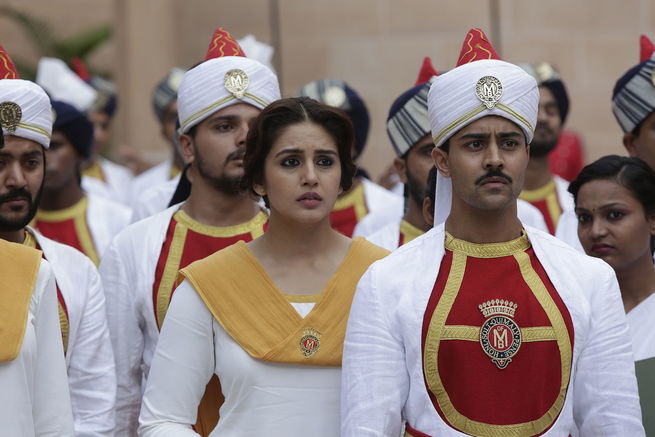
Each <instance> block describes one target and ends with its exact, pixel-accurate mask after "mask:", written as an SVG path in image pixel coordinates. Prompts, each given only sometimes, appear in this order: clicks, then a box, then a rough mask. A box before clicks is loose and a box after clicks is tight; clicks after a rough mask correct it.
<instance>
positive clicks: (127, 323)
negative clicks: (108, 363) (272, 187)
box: [100, 28, 280, 436]
mask: <svg viewBox="0 0 655 437" xmlns="http://www.w3.org/2000/svg"><path fill="white" fill-rule="evenodd" d="M226 44H227V45H226ZM235 72H241V73H243V74H244V75H247V81H246V82H245V83H246V84H247V87H245V88H244V89H241V88H239V87H235V86H233V83H234V84H236V85H239V84H240V83H241V84H243V82H240V80H241V79H242V77H241V76H235V75H236V74H239V75H240V74H241V73H235ZM226 78H227V79H228V80H227V82H226ZM232 79H233V80H232ZM279 98H280V89H279V84H278V81H277V77H276V76H275V74H274V73H273V72H271V71H270V70H269V69H268V68H267V67H265V66H264V65H262V64H260V63H259V62H257V61H254V60H252V59H248V58H246V57H244V55H243V53H242V51H241V48H240V47H239V46H238V44H237V43H236V41H234V40H233V39H232V37H231V36H230V35H229V33H228V32H227V31H226V30H224V29H222V28H220V29H218V30H217V31H216V32H215V34H214V36H213V38H212V41H211V43H210V47H209V50H208V53H207V57H206V61H205V62H203V63H201V64H199V65H198V66H197V67H195V68H193V69H192V70H189V71H187V72H186V73H185V75H184V78H183V80H182V83H181V84H180V89H179V94H178V108H179V118H180V124H181V131H180V132H181V145H182V147H183V152H184V153H185V158H186V159H187V160H188V161H189V162H190V167H189V170H188V171H189V172H191V174H192V177H193V180H194V184H193V186H192V187H191V194H190V196H189V198H188V199H187V200H186V201H185V202H184V203H182V204H181V205H175V206H173V207H170V208H168V209H166V210H164V211H162V212H160V213H158V214H155V215H153V216H151V217H148V218H146V219H144V220H141V221H139V222H137V223H134V224H133V225H131V226H129V227H128V228H127V229H125V230H124V231H123V232H121V233H120V234H119V235H118V236H117V237H116V239H115V240H114V241H113V242H112V244H111V246H110V247H109V249H108V251H107V254H106V255H105V258H103V261H102V263H101V265H100V273H101V276H102V281H103V285H104V289H105V294H106V297H107V314H108V319H109V327H110V331H111V337H112V343H113V345H114V351H115V355H116V365H117V378H118V389H117V413H116V414H117V424H118V428H117V432H118V433H119V434H120V435H121V436H134V435H136V430H137V426H138V423H137V420H138V416H139V408H140V404H141V396H142V387H143V386H144V385H143V383H144V382H145V380H146V379H147V378H148V372H149V370H150V363H151V360H152V356H153V353H154V351H155V346H156V345H157V341H158V339H159V330H160V329H161V326H162V324H163V323H164V318H165V316H166V312H167V310H168V305H169V303H170V300H171V298H172V296H173V290H174V288H175V286H176V283H175V280H176V277H177V272H178V270H179V269H181V268H184V267H186V266H187V265H188V264H190V263H192V262H193V261H196V260H199V259H202V258H205V257H207V256H209V255H211V254H212V253H214V252H216V251H217V250H220V249H222V248H224V247H227V246H230V245H232V244H234V243H235V242H237V241H250V240H252V239H253V238H256V237H258V236H259V235H261V234H263V232H264V230H265V227H266V223H267V222H268V215H267V214H266V213H265V212H264V211H262V210H261V208H260V207H259V206H258V204H257V202H256V201H255V200H254V199H253V198H252V197H251V196H250V195H249V194H248V193H246V192H244V191H243V190H241V189H240V188H238V187H236V188H235V187H233V185H232V184H229V186H225V183H224V182H223V185H220V186H218V185H219V184H217V183H216V181H217V179H219V177H221V178H223V180H225V179H226V178H229V179H230V180H231V181H233V182H236V183H237V185H238V184H239V183H240V179H241V177H242V175H243V166H242V163H241V161H240V158H242V157H243V153H244V147H245V138H246V135H247V132H248V124H249V122H250V121H251V120H253V119H254V118H255V117H256V116H257V115H258V114H259V112H260V111H261V109H263V108H264V107H265V106H266V105H268V103H269V102H273V101H275V100H277V99H279ZM215 126H218V127H220V129H221V132H222V135H221V136H220V138H215V137H214V138H211V139H208V138H207V136H208V135H207V134H208V132H209V131H210V130H211V129H212V128H214V127H215ZM211 131H212V132H213V130H211ZM192 146H193V147H192ZM194 148H196V149H195V151H194ZM194 152H197V153H194ZM209 165H211V166H210V167H207V166H209ZM168 199H170V197H169V198H168ZM168 201H169V200H167V202H168ZM207 205H211V208H210V209H209V211H207V210H205V209H204V208H206V207H207ZM194 408H195V406H194ZM209 411H211V409H209ZM213 414H214V416H215V415H216V411H213ZM216 420H217V417H213V424H212V423H211V422H212V419H208V418H207V416H206V415H204V414H203V413H202V412H201V413H200V414H199V423H198V424H197V428H196V430H198V432H202V429H205V428H206V429H208V430H211V429H213V427H214V426H215V424H216Z"/></svg>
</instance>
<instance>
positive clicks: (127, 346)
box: [100, 206, 178, 437]
mask: <svg viewBox="0 0 655 437" xmlns="http://www.w3.org/2000/svg"><path fill="white" fill-rule="evenodd" d="M177 209H178V206H174V207H171V208H168V209H167V210H165V211H163V212H161V213H159V214H157V215H155V216H152V217H149V218H148V219H147V220H142V221H140V222H139V223H135V224H133V225H131V226H129V227H128V228H127V229H125V231H124V232H122V233H121V234H119V235H118V236H117V237H116V239H115V240H114V242H113V243H112V245H111V246H110V247H109V249H108V250H107V253H106V254H105V257H104V258H103V259H102V262H101V263H100V276H101V278H102V283H103V287H104V290H105V295H106V297H107V320H108V322H109V330H110V333H111V341H112V345H113V348H114V355H115V357H116V380H117V389H116V435H117V436H118V435H120V436H126V437H127V436H134V435H136V427H137V419H138V416H139V407H140V405H141V395H142V388H141V384H142V378H144V377H145V378H147V376H148V372H149V371H150V362H151V361H152V356H153V354H154V352H155V347H156V346H157V340H158V338H159V327H158V326H157V323H156V321H155V317H154V312H155V310H154V305H153V302H152V284H153V281H154V278H155V269H156V267H157V262H158V260H159V254H160V252H161V249H162V245H163V243H164V239H165V237H166V230H167V228H168V225H169V223H170V220H171V217H172V216H173V213H174V212H175V211H176V210H177Z"/></svg>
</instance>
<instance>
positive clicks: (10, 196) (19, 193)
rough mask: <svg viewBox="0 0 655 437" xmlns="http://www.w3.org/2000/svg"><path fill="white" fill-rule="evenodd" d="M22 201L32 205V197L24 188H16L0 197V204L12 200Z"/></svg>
mask: <svg viewBox="0 0 655 437" xmlns="http://www.w3.org/2000/svg"><path fill="white" fill-rule="evenodd" d="M22 199H25V200H27V201H28V202H29V203H30V204H31V203H32V196H31V195H30V192H29V191H27V190H26V189H25V188H16V189H14V190H11V191H9V192H8V193H6V194H2V195H0V203H5V202H11V201H14V200H22Z"/></svg>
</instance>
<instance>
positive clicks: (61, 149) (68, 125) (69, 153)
mask: <svg viewBox="0 0 655 437" xmlns="http://www.w3.org/2000/svg"><path fill="white" fill-rule="evenodd" d="M52 107H53V110H54V111H55V114H56V118H55V121H54V126H53V132H52V139H51V142H50V148H49V149H48V151H47V152H46V158H47V159H46V177H45V182H44V184H43V197H42V199H41V201H40V202H39V209H38V211H37V213H36V217H35V221H34V227H35V228H36V229H37V230H38V231H39V232H41V233H42V234H43V235H45V236H46V237H48V238H51V239H53V240H55V241H58V242H60V243H64V244H67V245H69V246H71V247H74V248H76V249H77V250H79V251H80V252H82V253H83V254H85V255H86V256H88V257H89V258H90V259H91V261H93V262H94V264H96V266H97V265H98V264H99V263H100V259H101V258H102V255H103V253H104V252H105V250H106V249H107V246H109V243H110V242H111V240H112V238H114V236H115V235H116V234H118V232H120V231H121V230H123V228H125V226H127V224H128V223H129V220H130V215H131V213H130V210H129V208H127V207H125V206H123V205H121V204H119V203H117V202H114V201H112V200H109V199H106V198H104V197H102V196H101V195H98V194H93V193H86V192H85V191H84V190H83V188H82V185H81V182H80V181H81V176H80V169H81V166H82V164H83V162H84V160H85V159H86V158H87V157H88V156H89V154H90V153H91V147H92V144H93V135H94V134H93V125H92V124H91V122H90V121H89V120H88V119H87V117H86V115H84V114H83V113H82V112H80V111H78V110H77V109H75V107H73V106H72V105H69V104H68V103H64V102H60V101H57V100H55V101H53V103H52Z"/></svg>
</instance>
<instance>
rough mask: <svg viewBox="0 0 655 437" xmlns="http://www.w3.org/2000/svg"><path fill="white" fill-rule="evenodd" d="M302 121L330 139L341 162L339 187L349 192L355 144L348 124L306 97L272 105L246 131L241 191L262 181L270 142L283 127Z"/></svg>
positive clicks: (333, 110)
mask: <svg viewBox="0 0 655 437" xmlns="http://www.w3.org/2000/svg"><path fill="white" fill-rule="evenodd" d="M304 122H311V123H315V124H317V125H319V126H321V127H322V128H323V129H325V131H326V132H327V133H328V134H329V135H330V136H331V137H332V139H333V140H334V142H335V143H336V145H337V151H338V153H339V161H340V162H341V188H342V189H343V190H344V191H348V190H349V189H350V187H351V186H352V184H353V176H354V174H355V170H356V167H355V164H354V163H353V160H352V155H351V153H352V148H353V144H354V141H355V134H354V131H353V125H352V122H351V121H350V119H349V118H348V116H347V115H346V114H345V113H344V112H343V111H341V110H340V109H337V108H334V107H332V106H327V105H324V104H322V103H319V102H317V101H316V100H313V99H310V98H309V97H292V98H288V99H281V100H278V101H276V102H273V103H271V104H270V105H268V106H267V107H266V108H264V110H263V111H262V112H261V113H260V114H259V116H258V117H257V118H256V119H255V120H254V121H253V123H252V125H251V126H250V128H249V130H248V137H247V139H246V154H245V156H244V158H243V167H244V175H243V178H242V179H241V185H242V187H243V188H245V189H247V190H251V191H252V190H253V187H254V185H255V184H262V183H263V182H264V163H265V162H266V157H267V156H268V154H269V152H270V151H271V148H272V147H273V143H275V141H276V140H277V139H278V138H279V137H280V135H281V134H282V132H283V131H284V130H285V129H286V128H288V127H289V126H292V125H294V124H299V123H304ZM255 194H256V193H255ZM266 200H267V199H266V198H264V201H266ZM267 203H268V202H267Z"/></svg>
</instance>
